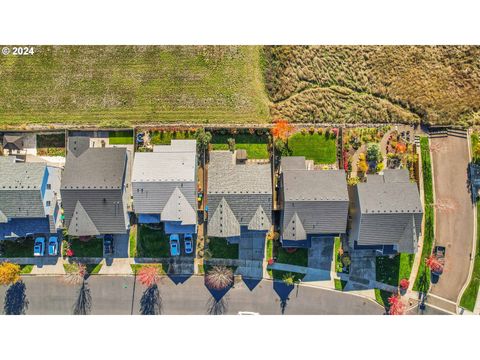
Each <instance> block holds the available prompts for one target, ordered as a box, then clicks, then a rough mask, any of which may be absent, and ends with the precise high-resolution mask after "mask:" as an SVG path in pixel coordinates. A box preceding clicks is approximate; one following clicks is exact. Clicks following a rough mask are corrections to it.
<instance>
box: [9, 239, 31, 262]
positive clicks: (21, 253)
mask: <svg viewBox="0 0 480 360" xmlns="http://www.w3.org/2000/svg"><path fill="white" fill-rule="evenodd" d="M33 243H34V240H33V239H31V238H29V239H24V240H23V241H21V242H19V241H17V240H4V241H3V256H4V257H33Z"/></svg>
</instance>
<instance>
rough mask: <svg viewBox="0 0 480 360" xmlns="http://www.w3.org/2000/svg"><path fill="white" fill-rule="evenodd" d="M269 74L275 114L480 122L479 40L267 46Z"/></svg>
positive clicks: (302, 118) (306, 118) (301, 118)
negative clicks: (476, 43) (463, 42)
mask: <svg viewBox="0 0 480 360" xmlns="http://www.w3.org/2000/svg"><path fill="white" fill-rule="evenodd" d="M264 77H265V82H266V88H267V92H268V94H269V97H270V99H271V101H272V104H271V109H270V111H271V116H272V117H273V118H286V119H288V120H290V121H293V122H328V123H411V124H414V123H420V122H422V123H425V124H452V123H455V124H459V125H463V126H466V125H475V124H479V123H480V46H267V47H265V48H264Z"/></svg>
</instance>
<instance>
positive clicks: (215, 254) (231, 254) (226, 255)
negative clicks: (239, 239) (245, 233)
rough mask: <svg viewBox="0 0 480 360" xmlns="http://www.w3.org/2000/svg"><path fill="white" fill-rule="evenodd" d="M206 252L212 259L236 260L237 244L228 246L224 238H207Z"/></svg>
mask: <svg viewBox="0 0 480 360" xmlns="http://www.w3.org/2000/svg"><path fill="white" fill-rule="evenodd" d="M208 251H209V253H210V257H211V258H212V259H238V244H229V243H228V242H227V240H226V239H224V238H217V237H210V238H208Z"/></svg>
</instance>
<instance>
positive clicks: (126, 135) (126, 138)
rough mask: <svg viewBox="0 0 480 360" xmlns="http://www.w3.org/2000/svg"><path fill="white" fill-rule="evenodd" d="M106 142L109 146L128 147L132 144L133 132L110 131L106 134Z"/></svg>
mask: <svg viewBox="0 0 480 360" xmlns="http://www.w3.org/2000/svg"><path fill="white" fill-rule="evenodd" d="M108 142H109V143H110V144H111V145H130V144H133V131H130V130H127V131H110V132H109V133H108Z"/></svg>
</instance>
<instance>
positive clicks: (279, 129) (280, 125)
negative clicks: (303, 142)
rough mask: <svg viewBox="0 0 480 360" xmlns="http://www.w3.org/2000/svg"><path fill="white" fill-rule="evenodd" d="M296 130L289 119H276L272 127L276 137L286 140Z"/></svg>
mask: <svg viewBox="0 0 480 360" xmlns="http://www.w3.org/2000/svg"><path fill="white" fill-rule="evenodd" d="M294 130H295V127H294V126H293V125H291V124H289V123H288V121H287V120H284V119H280V120H275V122H274V125H273V128H272V135H273V137H274V138H275V139H281V140H283V141H286V140H287V139H288V137H289V136H290V135H291V134H292V133H293V131H294Z"/></svg>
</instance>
